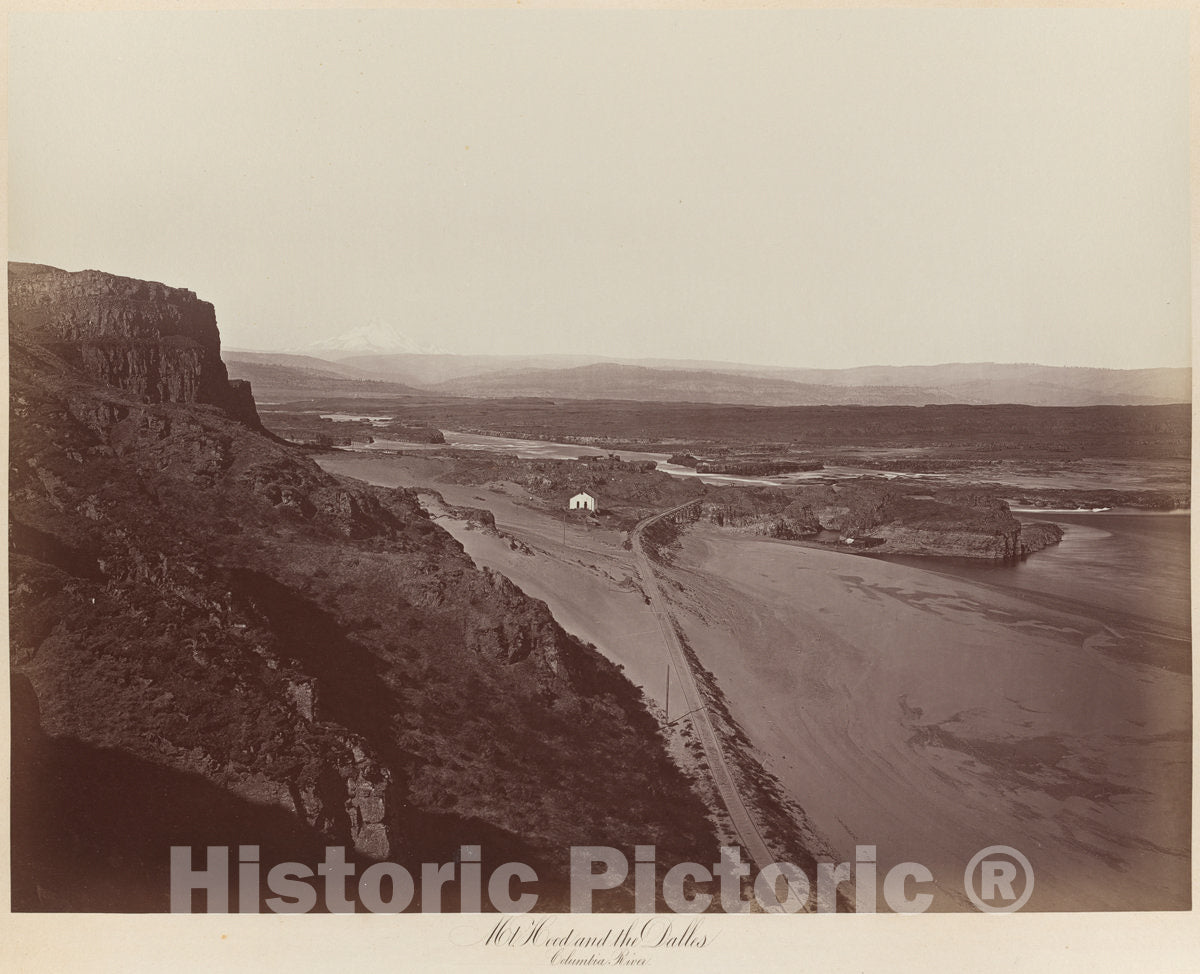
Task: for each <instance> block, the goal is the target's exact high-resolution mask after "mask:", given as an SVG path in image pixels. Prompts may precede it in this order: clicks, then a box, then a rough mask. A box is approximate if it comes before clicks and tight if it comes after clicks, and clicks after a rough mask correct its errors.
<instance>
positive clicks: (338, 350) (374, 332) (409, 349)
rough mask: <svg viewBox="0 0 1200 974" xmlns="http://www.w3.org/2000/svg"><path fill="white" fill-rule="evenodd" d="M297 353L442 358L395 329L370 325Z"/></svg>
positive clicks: (438, 352)
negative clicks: (431, 356)
mask: <svg viewBox="0 0 1200 974" xmlns="http://www.w3.org/2000/svg"><path fill="white" fill-rule="evenodd" d="M297 351H300V352H303V353H304V354H305V355H315V356H317V357H324V358H328V357H329V356H331V355H398V354H411V355H443V354H446V350H445V349H444V348H440V347H439V346H437V345H434V344H433V343H431V342H421V341H417V340H415V339H413V338H411V337H410V336H408V335H406V334H405V333H404V332H402V331H401V330H400V329H399V328H396V327H395V326H393V325H388V324H384V323H383V322H373V323H371V324H368V325H362V326H360V327H358V328H352V329H350V330H348V331H344V332H341V333H340V334H337V335H333V336H331V337H329V338H323V339H321V340H320V341H316V342H312V343H310V344H308V345H305V346H304V347H303V348H301V349H298V350H297Z"/></svg>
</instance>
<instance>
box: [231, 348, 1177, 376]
mask: <svg viewBox="0 0 1200 974" xmlns="http://www.w3.org/2000/svg"><path fill="white" fill-rule="evenodd" d="M221 348H222V351H223V352H233V353H235V354H237V353H242V354H247V355H299V356H308V357H309V358H314V359H324V360H326V361H329V362H331V363H334V364H336V363H337V362H338V361H339V359H336V358H333V357H331V356H323V355H321V354H319V353H318V352H314V351H305V350H304V349H303V348H251V347H249V346H246V345H231V344H230V343H229V342H228V341H225V340H222V343H221ZM368 354H371V353H368V352H349V353H346V354H344V355H343V356H342V359H351V358H361V357H364V356H365V355H368ZM378 354H379V355H382V356H387V355H429V356H431V357H436V356H454V357H461V358H475V357H494V358H548V359H549V358H595V359H606V360H610V361H613V362H618V363H622V364H628V365H631V366H633V367H638V368H653V367H654V363H655V362H694V363H695V364H696V366H697V368H700V367H702V366H704V365H710V366H714V367H719V366H728V365H732V366H745V367H750V368H760V369H769V368H778V369H790V370H812V371H818V372H839V371H853V370H856V369H904V368H916V369H931V368H939V367H943V366H945V367H953V366H977V365H992V366H1000V367H1007V366H1013V367H1032V368H1064V369H1107V370H1109V371H1135V370H1148V369H1190V368H1191V367H1192V366H1191V363H1190V362H1186V363H1183V364H1181V365H1146V366H1112V367H1110V366H1103V365H1050V364H1047V363H1045V362H993V361H975V362H963V361H954V362H949V361H936V362H906V363H900V364H896V363H892V362H864V363H863V364H861V365H847V366H834V367H828V366H821V365H780V364H779V363H778V362H752V361H749V360H746V359H732V358H730V359H692V358H689V357H687V356H676V357H673V358H672V357H665V356H645V357H637V356H627V355H619V354H612V353H605V352H530V351H515V352H380V353H378ZM532 367H536V366H532ZM563 367H564V368H570V367H571V366H563Z"/></svg>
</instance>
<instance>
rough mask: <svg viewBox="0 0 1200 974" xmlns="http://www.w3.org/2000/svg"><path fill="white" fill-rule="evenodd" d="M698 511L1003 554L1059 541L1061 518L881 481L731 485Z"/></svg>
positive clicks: (988, 555)
mask: <svg viewBox="0 0 1200 974" xmlns="http://www.w3.org/2000/svg"><path fill="white" fill-rule="evenodd" d="M699 510H700V516H701V517H702V518H703V519H705V520H707V521H709V522H711V523H713V524H716V525H717V526H719V527H724V528H728V529H731V530H736V531H742V532H746V533H751V534H760V535H766V536H768V537H772V538H780V539H784V540H801V539H812V538H816V537H818V536H819V535H821V534H822V533H828V534H833V535H834V538H833V540H836V541H839V542H840V543H841V544H844V545H846V546H848V547H853V548H857V549H860V550H870V551H873V552H875V553H877V554H904V555H933V556H938V557H953V558H974V559H985V560H997V561H999V560H1004V559H1008V558H1017V557H1021V556H1023V555H1027V554H1030V553H1031V552H1034V551H1040V550H1041V549H1042V548H1045V547H1047V546H1049V545H1051V544H1057V543H1058V542H1059V541H1060V540H1061V539H1062V529H1061V528H1059V527H1058V525H1056V524H1050V523H1047V522H1034V523H1032V524H1028V525H1022V523H1021V522H1020V521H1019V520H1017V518H1016V517H1014V516H1013V514H1012V512H1011V511H1010V510H1009V507H1008V505H1007V504H1006V503H1005V502H1004V501H1002V500H1000V499H998V498H996V497H994V496H992V495H990V494H987V493H983V492H973V491H964V490H954V489H947V490H943V491H940V492H938V493H936V494H932V495H927V496H913V495H911V494H906V493H903V492H902V491H901V490H899V489H897V488H896V487H894V486H892V485H890V484H888V483H884V482H876V481H856V482H851V483H842V484H837V485H832V484H820V485H813V486H807V487H800V488H796V489H791V490H781V489H779V488H771V487H759V488H747V487H726V488H721V489H719V490H716V491H712V492H710V493H709V494H708V495H707V496H706V497H705V498H704V500H703V501H702V502H701V504H700V505H699Z"/></svg>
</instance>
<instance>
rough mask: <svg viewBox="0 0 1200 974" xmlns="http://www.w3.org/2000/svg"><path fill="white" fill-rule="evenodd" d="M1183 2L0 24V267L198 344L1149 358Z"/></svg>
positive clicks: (931, 358) (100, 18)
mask: <svg viewBox="0 0 1200 974" xmlns="http://www.w3.org/2000/svg"><path fill="white" fill-rule="evenodd" d="M1186 16H1187V15H1186V12H1185V11H1157V12H1148V11H1133V12H1130V11H1121V10H1100V11H1097V10H1091V11H1069V10H984V9H978V10H940V11H937V10H925V11H915V10H908V11H904V10H890V11H889V10H870V11H868V10H858V11H854V10H843V11H747V12H734V11H664V10H658V11H595V10H593V11H522V10H516V11H482V10H469V11H468V10H462V11H416V10H409V11H374V12H347V11H325V12H316V11H310V12H299V11H291V12H263V13H249V12H228V11H226V12H141V13H105V14H86V13H37V14H33V13H26V14H21V13H13V14H11V19H10V34H9V71H10V75H9V147H8V150H9V212H8V218H9V241H8V243H9V257H10V259H13V260H27V261H34V262H38V263H46V264H52V265H54V266H57V267H63V268H66V269H68V270H82V269H85V268H96V269H100V270H105V271H110V272H113V273H117V274H123V275H127V276H130V277H137V278H146V279H150V280H157V281H162V282H164V283H167V284H171V285H176V286H181V287H187V288H190V289H191V290H193V291H196V292H197V293H198V294H199V295H200V297H202V298H204V299H205V300H208V301H211V302H213V304H214V305H215V306H216V310H217V319H218V322H219V324H220V326H221V331H222V335H223V339H224V343H225V345H226V346H227V347H236V348H248V349H295V348H298V347H302V346H303V345H305V344H307V343H309V342H314V341H317V340H321V339H326V338H330V337H332V336H335V335H337V334H339V333H342V332H346V331H349V330H351V329H354V328H358V327H360V326H362V325H364V324H384V325H390V326H394V327H396V328H398V329H400V330H401V331H403V332H404V333H405V334H407V335H408V336H410V337H411V338H412V339H413V340H414V341H416V342H424V343H430V344H434V345H437V346H440V347H441V348H444V349H446V350H448V351H451V352H458V353H513V354H517V353H520V354H529V353H560V354H568V353H569V354H593V355H612V356H620V357H663V358H691V359H695V358H707V359H713V360H721V361H742V362H748V363H761V364H773V365H790V366H812V367H825V368H841V367H850V366H857V365H878V364H883V365H906V364H933V363H939V362H971V361H997V362H1038V363H1041V364H1047V365H1086V366H1103V367H1110V368H1132V367H1149V366H1170V365H1187V364H1189V360H1190V305H1189V300H1190V280H1189V275H1190V255H1189V226H1188V220H1189V195H1188V192H1189V188H1188V76H1187V71H1188V61H1187V57H1188V50H1187V41H1188V26H1187V20H1186Z"/></svg>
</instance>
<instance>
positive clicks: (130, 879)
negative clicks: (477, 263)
mask: <svg viewBox="0 0 1200 974" xmlns="http://www.w3.org/2000/svg"><path fill="white" fill-rule="evenodd" d="M58 274H61V272H57V273H56V274H55V275H53V278H52V280H53V283H51V284H50V285H49V286H47V287H46V288H45V289H44V290H42V291H41V292H40V297H39V299H38V300H39V303H38V304H37V305H36V307H37V308H40V309H44V310H46V311H47V313H46V314H24V315H14V328H13V334H12V336H11V342H10V349H11V353H12V365H11V389H12V391H11V402H10V425H11V429H12V447H11V455H10V478H11V479H10V565H11V569H10V609H11V618H12V640H11V647H10V651H11V665H12V667H13V670H14V727H13V731H14V734H13V740H14V751H13V823H14V824H13V846H12V848H13V894H14V907H15V908H16V909H18V910H101V911H103V910H163V909H166V907H167V902H168V892H169V886H168V883H167V876H168V864H169V858H168V850H169V846H170V845H172V844H183V845H191V846H194V847H199V846H203V845H211V844H217V845H231V846H236V845H252V844H257V845H260V846H261V847H262V849H263V853H262V855H263V861H264V862H270V861H275V862H282V861H296V862H309V863H312V862H313V861H314V860H313V857H314V856H318V855H319V854H320V852H321V851H323V850H322V847H323V846H324V845H325V844H333V845H337V844H342V845H345V846H346V847H347V848H348V849H349V850H350V853H351V854H352V855H354V856H357V857H358V858H359V859H361V860H369V859H378V858H381V857H386V858H390V859H393V860H395V861H399V862H401V863H406V864H410V868H415V867H416V864H419V863H422V862H452V861H454V859H455V857H456V853H457V850H458V847H459V845H460V844H462V843H470V844H479V845H481V846H482V847H483V856H484V870H485V875H486V874H487V870H488V868H489V864H490V865H495V864H497V863H500V862H504V861H510V860H513V859H519V860H520V861H523V862H526V863H529V864H530V865H532V866H534V868H536V869H537V871H538V875H539V877H541V883H540V886H539V892H540V893H541V894H542V898H541V900H540V902H539V906H540V907H542V908H552V907H554V906H559V907H561V906H562V899H561V894H562V887H563V882H564V877H565V873H566V868H567V864H568V860H567V855H568V850H569V846H570V845H572V844H610V845H614V846H627V845H630V844H632V843H633V842H637V843H644V844H657V845H658V846H659V850H660V852H659V861H660V862H666V863H671V862H677V861H683V860H684V859H694V860H696V861H701V862H703V861H711V860H708V858H707V857H708V856H711V855H713V854H714V851H715V848H714V846H715V840H714V839H713V837H712V831H711V828H710V825H709V822H708V819H707V813H706V811H705V809H704V808H703V806H702V805H701V803H700V802H699V800H698V799H697V798H696V797H695V796H694V794H693V791H692V789H691V784H690V782H689V781H688V780H687V778H686V777H685V776H684V775H683V774H682V773H681V772H680V771H679V770H678V769H677V768H676V766H675V765H674V764H673V763H672V762H671V760H670V759H669V758H668V756H667V754H666V752H665V749H664V745H663V742H662V740H661V738H660V736H659V732H658V729H657V726H656V724H655V722H654V721H653V719H652V718H651V717H650V716H649V714H648V713H647V712H646V710H645V709H644V707H643V705H642V703H641V701H640V698H639V696H638V695H637V693H636V692H635V690H634V689H633V687H632V686H631V685H630V684H629V683H628V682H627V681H626V680H625V679H624V678H623V677H622V676H621V674H620V673H619V672H618V670H617V669H616V668H615V667H614V666H612V665H611V664H610V663H608V662H607V661H606V660H605V659H603V658H602V657H600V656H599V655H598V654H597V653H596V652H595V651H594V650H592V649H590V648H589V647H587V646H584V645H582V644H581V643H579V642H578V641H577V640H576V639H574V638H573V637H570V636H568V635H567V634H566V633H565V632H564V631H563V630H562V629H561V628H560V627H559V626H558V625H557V624H556V623H555V621H554V619H553V618H552V617H551V615H550V613H549V610H548V609H547V608H546V606H545V604H544V603H542V602H538V601H535V600H532V599H530V598H528V597H526V596H525V595H524V594H523V593H521V591H520V590H518V589H517V588H516V587H515V586H513V585H512V584H511V583H510V582H509V581H508V580H507V579H505V578H503V577H501V576H499V575H496V574H494V573H491V572H488V571H484V570H479V569H478V568H476V566H475V565H474V564H473V563H472V562H471V560H470V559H469V558H468V557H467V556H466V555H465V554H464V552H463V550H462V547H461V546H460V545H459V544H458V543H457V542H456V541H454V540H453V539H452V538H451V537H450V536H449V535H448V534H446V533H445V532H443V531H442V530H441V529H440V528H439V527H437V525H435V524H434V523H433V522H432V521H431V520H430V518H429V517H428V516H427V515H426V513H425V512H424V510H423V509H422V508H421V507H420V506H419V505H418V503H417V501H416V498H415V496H414V495H412V494H411V493H409V492H407V491H403V490H385V489H380V488H371V487H366V486H364V485H362V484H358V483H356V482H353V481H343V480H340V479H339V478H336V477H333V476H331V475H327V474H325V473H323V472H322V471H321V470H320V469H319V468H318V467H317V466H316V465H315V464H313V463H312V462H311V461H309V460H308V459H307V458H306V457H304V456H303V455H301V454H299V453H297V452H296V451H294V450H293V449H292V448H290V447H288V446H287V445H286V444H283V443H281V442H280V441H277V440H275V439H273V438H271V437H269V436H267V435H265V434H263V433H260V432H259V431H257V430H256V429H254V428H252V427H253V425H254V423H253V422H251V421H250V420H251V417H250V416H248V415H247V414H246V413H245V411H244V410H241V409H239V408H237V402H236V401H235V402H234V403H233V408H227V407H229V403H228V402H227V401H225V400H223V399H222V392H221V390H222V386H221V383H220V381H219V379H220V377H221V376H222V375H223V366H221V365H220V360H219V358H216V359H214V358H212V357H211V355H210V353H211V352H213V350H214V349H215V348H217V347H218V346H216V344H215V342H216V341H217V336H216V333H215V325H214V328H213V331H212V333H211V334H209V335H207V337H204V336H205V333H204V332H203V330H202V329H201V330H198V331H196V332H195V333H188V334H184V333H183V323H184V322H185V321H189V320H191V319H190V318H189V317H188V315H189V314H191V311H192V310H194V307H193V306H192V303H191V302H190V301H185V300H183V299H180V298H177V296H176V292H174V291H173V290H172V289H165V290H158V289H159V288H161V286H160V285H141V287H142V288H143V290H138V288H137V285H139V284H140V282H133V283H132V284H123V283H122V284H120V285H117V284H114V283H112V282H113V281H123V280H124V279H111V280H110V281H108V282H102V283H103V286H104V287H116V286H120V287H122V288H130V287H132V288H134V291H135V293H137V294H139V295H142V296H140V297H138V299H137V300H138V301H139V302H142V303H141V305H140V311H139V314H140V315H141V317H140V318H136V317H134V316H133V315H132V312H128V311H126V310H117V311H108V310H104V308H105V307H107V306H106V305H105V304H104V301H107V300H108V299H107V298H105V299H104V301H101V302H100V303H99V304H95V303H93V301H94V299H93V297H92V295H91V292H90V291H89V290H87V288H91V287H92V286H93V283H94V282H93V281H84V282H82V283H83V284H84V285H86V288H85V289H84V290H83V291H82V292H78V291H76V290H75V287H76V282H74V281H72V280H71V278H72V277H73V276H71V275H68V276H67V277H66V278H63V277H59V276H58ZM22 276H23V275H22V273H21V271H20V269H18V270H17V271H16V272H14V274H13V278H12V280H13V281H15V282H16V290H17V291H18V295H17V299H18V307H19V310H22V311H23V312H24V311H25V309H26V305H25V304H24V303H23V302H25V300H26V299H25V298H24V297H23V296H22V293H21V278H22ZM26 276H27V275H26ZM77 297H78V299H79V301H80V306H79V307H75V300H76V298H77ZM199 304H201V305H202V304H203V303H202V302H200V303H199ZM207 307H210V306H207ZM185 312H186V313H185ZM204 314H206V313H205V312H203V309H201V318H203V317H204ZM148 321H158V322H164V323H165V322H169V321H178V322H179V323H180V324H179V327H178V329H177V330H175V331H171V330H169V329H168V328H167V327H166V324H162V325H161V327H160V331H159V334H158V337H154V336H153V335H152V334H150V333H149V331H148V329H147V327H146V324H145V323H146V322H148ZM70 323H87V329H86V337H78V335H79V334H81V333H82V332H83V331H84V327H83V324H79V326H78V327H79V332H72V331H71V330H70V328H69V327H68V325H70ZM181 339H182V341H181ZM189 343H195V344H189ZM96 349H100V350H101V351H102V352H103V354H97V353H95V350H96ZM122 363H129V364H130V365H131V367H130V368H124V367H122ZM133 365H137V368H134V367H132V366H133ZM142 365H145V366H146V368H144V369H142V368H141V366H142ZM100 379H107V380H110V381H109V382H108V383H102V382H100V381H98V380H100ZM246 397H247V399H248V390H247V393H246ZM235 417H236V418H235ZM197 855H198V856H200V855H202V854H201V853H199V852H197ZM235 872H236V871H235ZM453 889H454V887H450V892H448V894H447V895H448V899H449V900H450V908H452V907H453V903H454V902H456V901H455V900H454V896H453ZM610 905H615V906H627V903H625V901H624V900H620V899H618V900H614V901H612V902H611V903H610Z"/></svg>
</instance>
